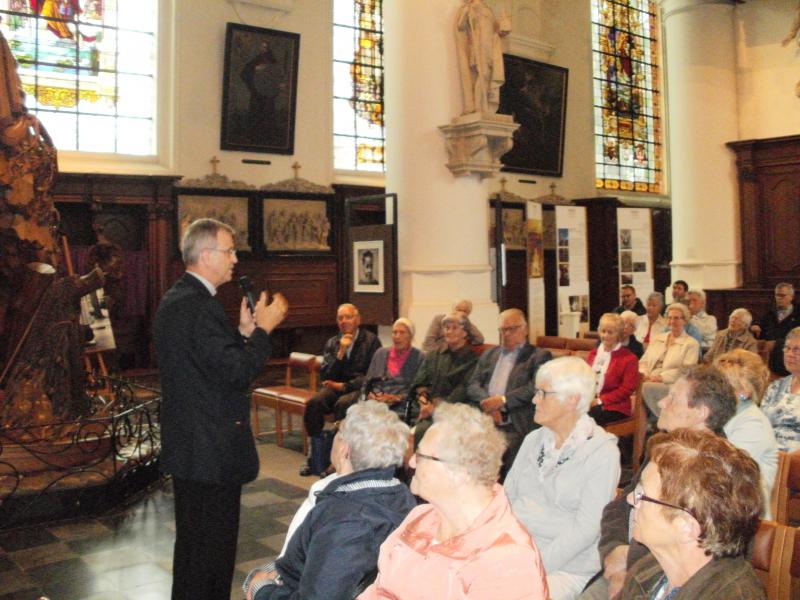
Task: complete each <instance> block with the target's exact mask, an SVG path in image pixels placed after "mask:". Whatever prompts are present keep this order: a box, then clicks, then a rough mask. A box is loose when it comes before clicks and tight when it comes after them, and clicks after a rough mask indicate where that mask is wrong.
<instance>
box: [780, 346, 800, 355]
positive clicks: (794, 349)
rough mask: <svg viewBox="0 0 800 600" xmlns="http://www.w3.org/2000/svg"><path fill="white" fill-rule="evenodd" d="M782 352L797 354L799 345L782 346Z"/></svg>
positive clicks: (799, 351) (799, 348)
mask: <svg viewBox="0 0 800 600" xmlns="http://www.w3.org/2000/svg"><path fill="white" fill-rule="evenodd" d="M783 353H784V354H798V353H800V346H784V347H783Z"/></svg>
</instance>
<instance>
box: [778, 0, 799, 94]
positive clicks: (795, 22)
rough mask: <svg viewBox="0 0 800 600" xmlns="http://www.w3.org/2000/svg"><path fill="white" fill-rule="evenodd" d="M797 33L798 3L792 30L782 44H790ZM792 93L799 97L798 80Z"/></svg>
mask: <svg viewBox="0 0 800 600" xmlns="http://www.w3.org/2000/svg"><path fill="white" fill-rule="evenodd" d="M798 33H800V3H799V4H798V6H797V17H795V20H794V23H792V30H791V31H790V32H789V35H787V36H786V37H785V38H784V40H783V42H782V45H783V46H788V45H789V44H791V43H792V42H793V41H794V40H795V38H797V37H798V35H797V34H798ZM797 45H798V46H800V38H799V39H798V40H797ZM794 93H795V95H796V96H797V97H798V98H800V81H798V82H797V84H796V85H795V87H794Z"/></svg>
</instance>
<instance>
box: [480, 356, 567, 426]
mask: <svg viewBox="0 0 800 600" xmlns="http://www.w3.org/2000/svg"><path fill="white" fill-rule="evenodd" d="M501 350H502V348H501V347H500V346H498V347H496V348H492V349H491V350H489V351H488V352H484V353H483V355H482V356H481V358H480V360H478V365H477V366H476V367H475V371H474V372H473V374H472V377H471V378H470V381H469V387H468V388H467V395H468V396H469V399H470V400H471V401H472V402H473V403H479V402H480V401H481V400H483V399H484V398H488V397H489V392H488V391H487V388H488V387H489V382H490V381H491V380H492V373H494V367H495V365H496V364H497V361H498V360H499V358H500V352H501ZM551 358H553V355H552V354H550V352H549V351H547V350H541V349H539V348H536V347H534V346H533V345H531V344H529V343H528V342H525V345H524V346H522V349H521V350H520V352H519V355H518V356H517V362H516V364H515V365H514V368H513V369H511V373H510V374H509V376H508V384H507V385H506V393H505V397H506V408H507V409H508V417H509V419H510V420H511V425H512V427H513V428H514V431H516V432H517V433H521V434H523V435H525V434H527V433H529V432H530V431H531V429H533V413H534V410H535V407H534V405H533V392H534V390H535V388H536V385H535V383H534V382H535V380H536V371H538V370H539V367H540V366H541V365H542V364H544V363H546V362H547V361H548V360H550V359H551Z"/></svg>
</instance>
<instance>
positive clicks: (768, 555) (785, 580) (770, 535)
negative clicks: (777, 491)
mask: <svg viewBox="0 0 800 600" xmlns="http://www.w3.org/2000/svg"><path fill="white" fill-rule="evenodd" d="M797 537H798V536H796V530H795V529H793V528H792V527H787V526H785V525H781V524H780V523H775V522H774V521H761V523H760V524H759V526H758V531H757V532H756V536H755V539H754V540H753V556H752V558H751V564H752V565H753V569H754V570H755V573H756V576H757V577H758V578H759V580H760V581H761V584H762V585H763V586H764V589H765V590H766V592H767V598H769V600H790V598H791V599H793V600H794V599H795V598H797V596H794V595H792V593H791V592H792V577H793V575H792V573H791V570H790V566H791V565H792V561H793V555H794V554H797V552H796V551H795V545H796V538H797ZM798 562H800V561H798Z"/></svg>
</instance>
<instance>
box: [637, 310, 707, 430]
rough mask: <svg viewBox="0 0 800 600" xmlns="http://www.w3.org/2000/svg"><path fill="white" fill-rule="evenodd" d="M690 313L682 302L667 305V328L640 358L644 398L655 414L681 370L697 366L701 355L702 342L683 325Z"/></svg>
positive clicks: (653, 339) (652, 339)
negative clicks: (692, 335)
mask: <svg viewBox="0 0 800 600" xmlns="http://www.w3.org/2000/svg"><path fill="white" fill-rule="evenodd" d="M689 317H690V313H689V309H688V308H687V307H686V305H684V304H681V303H679V302H675V303H673V304H670V305H669V307H667V326H668V327H669V330H668V331H665V332H663V333H660V334H658V335H657V336H655V338H651V340H650V345H649V346H648V347H647V351H645V353H644V356H642V358H641V359H640V360H639V372H640V373H641V374H642V381H643V384H642V397H643V398H644V401H645V403H646V404H647V407H648V408H649V409H650V412H651V413H652V414H653V415H655V416H656V417H657V416H658V415H659V413H660V412H661V411H660V409H659V407H658V401H659V400H660V399H661V398H663V397H664V396H666V395H667V394H668V393H669V388H670V386H671V385H672V384H673V383H674V382H675V380H677V379H678V377H679V375H680V372H681V369H683V368H684V367H690V366H692V365H696V364H697V361H698V359H699V358H700V344H698V343H697V340H695V339H694V338H692V337H691V336H689V335H688V334H687V333H686V331H685V330H684V328H685V327H686V323H687V322H688V321H689Z"/></svg>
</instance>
